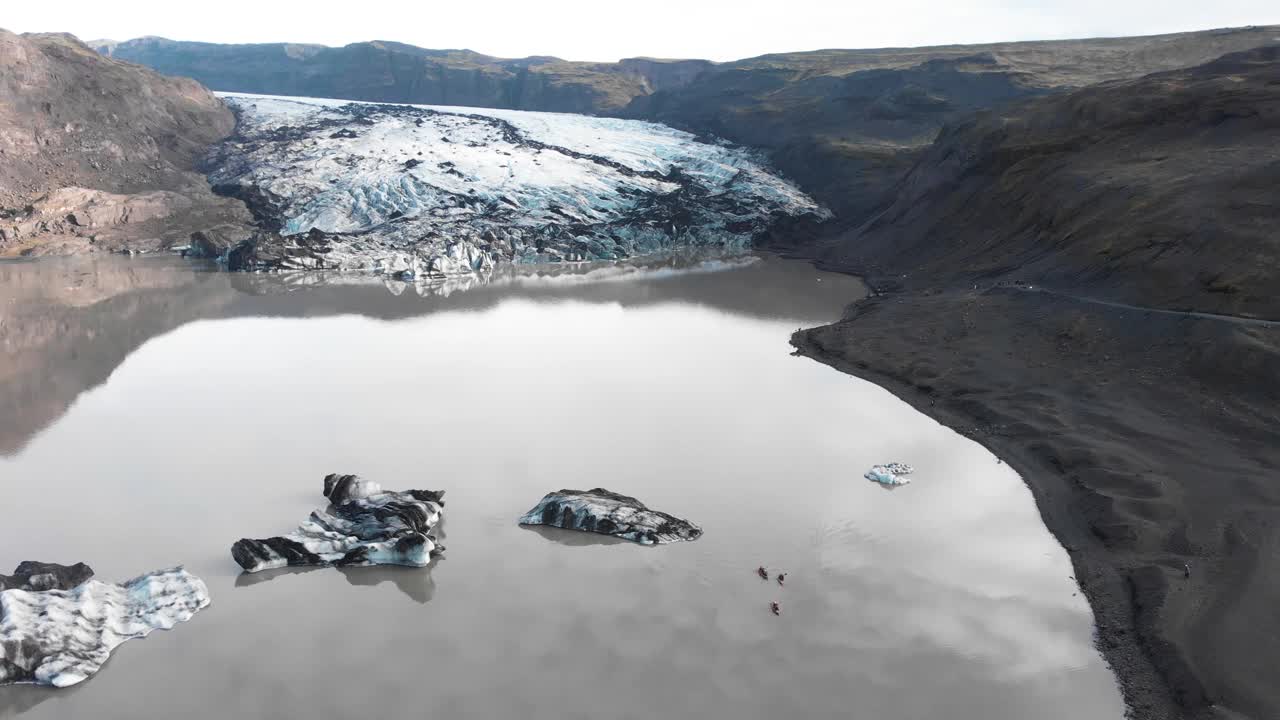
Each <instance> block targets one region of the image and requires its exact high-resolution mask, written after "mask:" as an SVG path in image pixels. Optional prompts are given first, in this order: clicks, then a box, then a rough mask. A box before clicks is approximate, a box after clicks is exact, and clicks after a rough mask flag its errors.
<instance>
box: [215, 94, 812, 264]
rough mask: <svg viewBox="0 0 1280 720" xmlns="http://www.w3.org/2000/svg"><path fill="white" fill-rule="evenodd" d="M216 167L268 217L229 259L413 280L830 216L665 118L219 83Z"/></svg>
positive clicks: (710, 239) (732, 240)
mask: <svg viewBox="0 0 1280 720" xmlns="http://www.w3.org/2000/svg"><path fill="white" fill-rule="evenodd" d="M224 99H225V101H226V102H227V103H228V104H229V105H230V106H231V107H232V108H233V109H234V110H235V111H236V113H237V116H238V118H239V124H238V129H237V134H236V135H235V136H233V137H232V138H231V139H230V140H228V141H226V142H224V143H223V144H222V145H221V146H219V148H218V149H217V150H216V151H215V152H214V153H212V155H211V156H210V158H209V161H208V168H207V169H208V172H209V177H210V181H211V182H212V183H213V184H214V186H215V188H216V189H217V190H218V191H219V192H223V193H226V194H231V195H235V196H237V197H241V198H242V199H244V200H245V201H246V202H247V203H248V204H249V206H250V208H251V209H252V210H253V211H254V213H255V215H256V216H257V218H258V219H259V221H260V223H262V224H263V225H264V226H265V227H266V228H267V229H269V230H271V231H273V232H270V233H263V234H260V235H259V236H258V237H256V238H255V239H253V240H250V241H247V242H246V243H243V244H241V245H240V246H237V247H236V248H227V249H226V250H225V252H223V257H222V259H223V260H224V262H226V263H227V264H228V266H229V267H231V268H232V269H339V270H368V271H374V272H379V273H383V274H386V275H391V276H396V277H401V278H414V277H422V276H447V275H455V274H461V273H469V272H475V271H483V270H485V269H487V268H490V267H492V266H493V265H494V264H495V263H501V262H508V261H510V262H555V261H581V260H600V259H606V260H607V259H622V258H627V257H633V256H637V255H644V254H649V253H654V252H661V251H666V250H670V249H672V248H683V247H717V248H729V249H741V248H745V247H748V246H749V245H750V243H751V242H752V240H753V239H754V238H755V237H757V236H758V235H760V234H762V233H765V232H768V231H769V230H770V229H771V228H772V227H774V225H775V224H776V223H778V222H780V221H791V220H795V219H797V218H804V217H809V218H814V219H822V218H825V217H828V216H829V213H827V211H825V210H824V209H822V208H820V207H819V206H818V205H817V204H816V203H815V202H814V201H813V200H812V199H810V198H809V197H808V196H806V195H805V194H804V193H802V192H801V191H800V190H799V189H798V188H797V187H796V186H795V185H793V184H791V183H790V182H788V181H786V180H784V179H782V178H780V177H778V176H776V175H774V174H772V173H771V172H770V171H769V170H768V168H767V167H766V165H765V164H764V162H763V161H762V160H761V159H760V158H759V157H758V156H757V155H756V154H754V153H752V152H750V151H748V150H745V149H741V148H736V147H731V146H728V145H724V144H720V143H716V142H706V141H702V140H700V139H698V138H695V137H694V136H693V135H691V134H689V133H685V132H681V131H678V130H675V129H672V128H669V127H666V126H663V125H658V124H654V123H648V122H641V121H635V120H619V119H610V118H597V117H589V116H581V115H571V114H562V113H536V112H522V111H514V110H487V109H486V110H482V109H472V108H457V107H426V106H411V105H385V104H373V103H353V102H344V101H333V100H317V99H307V98H276V97H262V96H249V95H225V96H224Z"/></svg>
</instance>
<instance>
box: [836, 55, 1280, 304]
mask: <svg viewBox="0 0 1280 720" xmlns="http://www.w3.org/2000/svg"><path fill="white" fill-rule="evenodd" d="M1277 187H1280V45H1275V46H1271V47H1268V48H1259V49H1255V50H1253V51H1249V52H1244V53H1234V54H1230V55H1227V56H1224V57H1223V58H1221V59H1219V60H1215V61H1213V62H1210V63H1208V64H1205V65H1201V66H1198V67H1195V68H1190V69H1186V70H1175V71H1171V72H1165V73H1157V74H1153V75H1149V76H1147V77H1143V78H1140V79H1137V80H1125V81H1116V82H1110V83H1104V84H1100V85H1096V86H1093V87H1089V88H1085V89H1082V90H1078V91H1075V92H1071V93H1067V94H1060V95H1055V96H1052V97H1047V98H1043V99H1039V100H1036V101H1031V102H1024V103H1021V104H1017V105H1014V106H1010V107H1006V108H1005V109H1004V110H1001V111H997V112H988V113H983V114H979V115H977V116H975V117H973V118H970V119H966V120H964V121H961V122H958V123H956V124H953V125H951V126H948V127H947V128H946V129H945V130H943V131H942V133H941V135H940V137H939V138H938V140H937V142H935V143H934V144H933V145H932V146H930V147H929V148H928V150H927V151H925V152H924V153H923V155H922V156H921V158H920V160H919V162H918V163H917V164H916V166H915V167H914V168H913V169H912V170H911V172H910V173H909V174H908V175H907V176H906V177H905V178H904V179H903V180H902V182H900V183H899V184H897V185H896V186H894V187H893V188H892V190H891V192H890V194H891V195H892V197H893V200H892V202H891V203H890V204H889V205H888V207H887V208H886V209H885V210H884V211H883V212H882V213H880V214H879V215H877V216H876V217H875V218H874V219H872V220H870V221H869V222H867V223H866V224H865V225H864V226H863V227H861V228H859V229H857V230H856V231H854V232H851V233H847V234H845V235H842V236H840V237H838V238H835V239H834V240H833V241H831V242H830V243H829V245H828V246H827V247H826V248H825V249H824V250H823V255H822V256H823V257H824V258H826V259H828V260H830V261H833V262H836V263H841V264H845V265H856V266H862V267H867V268H873V269H875V268H878V269H879V270H880V271H882V272H884V273H892V274H901V273H911V274H913V275H921V276H926V277H929V278H932V279H934V280H936V279H938V278H944V277H951V276H955V275H957V272H956V271H957V270H958V269H963V270H962V272H961V273H960V274H962V275H963V276H964V277H965V278H972V279H974V280H977V281H980V282H992V281H999V280H1024V281H1034V282H1037V283H1048V284H1049V285H1052V286H1053V287H1055V288H1058V289H1061V290H1066V289H1070V290H1073V291H1080V292H1087V293H1088V294H1090V295H1091V296H1094V297H1099V298H1102V299H1107V300H1112V301H1120V302H1128V303H1138V304H1143V305H1148V306H1155V307H1160V308H1165V309H1174V310H1181V309H1195V310H1199V311H1206V312H1214V313H1226V314H1243V315H1249V316H1254V317H1262V318H1271V319H1280V300H1278V298H1280V236H1277V235H1276V233H1275V232H1274V221H1275V218H1276V217H1278V216H1280V198H1277V196H1276V192H1275V190H1276V188H1277Z"/></svg>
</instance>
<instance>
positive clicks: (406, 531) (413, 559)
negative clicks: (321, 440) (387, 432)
mask: <svg viewBox="0 0 1280 720" xmlns="http://www.w3.org/2000/svg"><path fill="white" fill-rule="evenodd" d="M443 495H444V493H443V492H437V491H432V490H406V491H404V492H391V491H383V490H382V487H381V486H380V485H378V484H377V483H374V482H369V481H367V480H362V479H360V478H358V477H356V476H355V475H338V474H332V475H328V476H326V477H325V479H324V496H325V497H327V498H329V501H330V502H331V503H332V504H331V505H330V506H329V509H328V510H316V511H314V512H312V513H311V517H310V518H308V519H307V521H306V522H304V523H302V524H301V525H299V526H298V529H297V530H295V531H293V532H291V533H289V534H288V535H285V536H282V537H273V538H267V539H265V540H250V539H243V540H240V541H238V542H236V543H235V544H234V545H232V546H231V556H232V557H233V558H235V561H236V562H237V563H239V564H240V567H242V568H244V569H245V570H247V571H248V572H258V571H259V570H270V569H273V568H280V567H285V566H297V565H409V566H412V567H425V566H426V565H427V564H429V563H430V562H431V558H432V557H433V556H435V555H438V554H439V553H441V552H442V551H443V550H444V548H443V547H441V546H440V545H439V544H438V543H437V541H436V538H435V536H433V535H431V534H430V531H431V530H432V528H434V527H435V526H436V524H437V523H439V522H440V514H441V512H442V511H443V506H444V501H443V500H442V499H441V498H442V497H443Z"/></svg>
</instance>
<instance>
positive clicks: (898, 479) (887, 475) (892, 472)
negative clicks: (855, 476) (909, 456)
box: [863, 462, 915, 487]
mask: <svg viewBox="0 0 1280 720" xmlns="http://www.w3.org/2000/svg"><path fill="white" fill-rule="evenodd" d="M914 471H915V468H913V467H911V466H910V465H908V464H906V463H896V462H892V463H887V464H884V465H875V466H873V467H872V468H871V469H870V470H868V471H867V472H866V473H865V474H864V475H863V477H865V478H866V479H868V480H870V481H871V482H878V483H880V484H881V485H884V486H887V487H896V486H898V485H906V484H907V483H909V482H911V478H909V477H904V476H905V475H910V474H911V473H912V472H914Z"/></svg>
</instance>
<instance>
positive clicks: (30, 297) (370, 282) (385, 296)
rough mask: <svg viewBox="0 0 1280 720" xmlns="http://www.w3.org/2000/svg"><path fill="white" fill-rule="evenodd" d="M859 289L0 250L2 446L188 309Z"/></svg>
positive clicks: (804, 310)
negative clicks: (323, 269)
mask: <svg viewBox="0 0 1280 720" xmlns="http://www.w3.org/2000/svg"><path fill="white" fill-rule="evenodd" d="M862 292H863V286H862V284H861V283H860V282H859V281H858V280H856V279H855V278H852V277H840V276H832V275H827V276H826V277H825V278H824V279H819V276H818V273H817V272H816V271H814V270H813V269H812V267H811V266H810V265H809V264H808V263H804V262H799V261H785V260H781V259H778V258H772V257H765V258H730V259H706V258H697V257H682V258H666V259H661V260H650V261H646V262H644V263H637V264H606V265H600V264H595V265H566V266H540V267H523V268H520V267H517V268H507V269H505V270H502V271H500V272H497V273H495V274H494V275H492V276H489V277H483V278H480V277H476V278H460V279H453V280H449V281H445V282H419V283H405V282H399V281H387V282H383V281H382V280H381V279H379V278H377V277H374V276H368V275H337V274H328V273H306V274H293V275H260V274H243V273H223V272H219V271H217V269H216V268H215V267H214V266H212V265H211V264H207V263H191V262H187V261H184V260H180V259H178V258H173V257H154V258H133V259H130V258H124V257H119V256H114V255H102V256H90V257H85V258H54V259H45V260H39V261H6V262H0V348H3V351H4V353H3V360H2V361H0V408H3V412H0V456H9V455H14V454H16V453H18V452H20V451H21V450H22V449H23V448H24V447H25V446H26V444H27V443H28V442H29V441H30V440H31V438H32V437H34V436H35V435H36V434H37V433H39V432H40V431H41V430H43V429H44V428H46V427H48V426H49V425H51V424H52V423H54V422H55V421H56V420H57V419H58V418H60V417H61V416H62V415H63V414H64V413H65V412H66V411H67V409H68V408H69V407H71V405H72V403H74V402H75V400H76V398H77V397H79V395H80V394H81V393H83V392H85V391H86V390H90V389H92V388H94V387H96V386H98V385H100V384H102V383H103V382H105V381H106V380H107V378H108V377H110V375H111V373H112V372H113V371H114V370H115V368H116V367H118V366H119V365H120V364H121V363H122V362H124V360H125V359H126V358H127V357H129V355H130V354H132V353H133V352H134V351H135V350H137V349H138V348H139V347H141V346H142V345H143V344H144V343H146V342H147V341H148V340H150V339H151V338H154V337H157V336H159V335H163V334H165V333H168V332H171V331H172V330H174V329H176V328H178V327H181V326H182V325H185V324H187V323H190V322H194V321H197V320H205V319H218V318H231V317H246V316H274V317H323V316H330V315H337V314H350V313H358V314H361V315H365V316H368V317H373V318H380V319H384V320H397V319H403V318H410V317H416V316H421V315H425V314H429V313H433V312H440V311H447V310H467V309H476V310H480V309H485V308H488V307H491V306H493V305H495V304H497V303H498V302H500V301H503V300H509V299H512V298H524V299H530V300H535V301H548V302H553V301H565V300H576V301H582V302H598V303H618V304H620V305H623V306H625V307H632V306H643V305H652V304H659V303H664V302H678V301H680V302H692V303H696V304H700V305H706V306H710V307H715V308H718V309H722V310H725V311H729V312H733V313H736V314H742V315H747V316H752V317H760V318H774V317H779V315H778V308H781V307H785V308H786V316H787V317H793V318H795V317H799V318H802V319H803V320H804V321H805V322H806V323H808V324H817V323H821V322H828V321H831V320H834V319H835V316H836V315H837V314H838V311H839V308H841V307H843V306H844V305H845V304H846V303H848V302H850V301H852V300H854V299H856V298H857V297H859V296H860V295H861V294H862ZM783 298H785V302H783ZM778 341H779V343H784V342H786V338H785V337H779V338H778Z"/></svg>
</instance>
